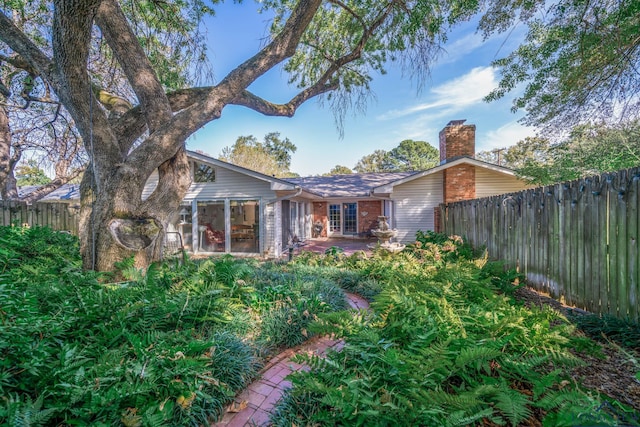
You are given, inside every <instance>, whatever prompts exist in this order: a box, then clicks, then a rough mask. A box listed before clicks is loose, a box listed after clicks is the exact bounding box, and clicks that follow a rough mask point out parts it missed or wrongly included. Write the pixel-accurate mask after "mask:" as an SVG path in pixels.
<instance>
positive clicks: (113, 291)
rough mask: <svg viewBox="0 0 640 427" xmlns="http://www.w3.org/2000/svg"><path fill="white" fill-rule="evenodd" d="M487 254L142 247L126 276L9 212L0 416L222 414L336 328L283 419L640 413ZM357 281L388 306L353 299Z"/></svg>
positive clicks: (1, 240) (576, 419)
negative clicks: (263, 376) (101, 268)
mask: <svg viewBox="0 0 640 427" xmlns="http://www.w3.org/2000/svg"><path fill="white" fill-rule="evenodd" d="M478 255H479V254H478V253H477V252H476V251H474V250H473V249H472V248H471V247H470V246H468V245H466V244H465V243H464V242H463V241H462V240H461V239H449V238H447V237H446V236H442V235H437V234H433V233H419V234H418V238H417V240H416V242H415V243H414V244H412V245H409V246H408V250H406V251H405V252H403V253H400V254H396V255H391V254H388V253H385V252H383V251H380V252H377V253H375V254H374V255H373V256H372V257H368V256H366V255H365V254H364V253H356V254H355V255H351V256H346V255H345V254H344V253H343V252H341V251H338V250H334V251H329V253H327V254H326V255H317V254H312V253H303V254H302V255H301V256H299V257H296V258H295V260H294V261H293V262H291V263H288V264H282V263H259V262H258V261H256V260H248V259H243V260H237V259H233V258H231V257H228V256H226V257H221V258H217V259H212V260H203V261H200V262H194V261H190V260H186V261H185V262H184V263H183V264H177V263H175V262H169V263H164V264H157V265H154V266H152V267H151V268H149V269H148V270H147V271H144V272H142V271H139V270H136V269H134V268H133V267H132V266H131V265H132V264H131V263H127V262H125V263H122V264H120V265H119V272H118V274H119V275H120V276H122V277H123V278H124V281H120V282H114V279H113V278H114V277H115V276H111V275H106V274H97V273H91V272H83V271H82V270H81V268H80V259H79V256H78V248H77V240H76V239H75V238H74V237H72V236H69V235H67V234H62V233H56V232H53V231H51V230H49V229H43V228H19V227H4V228H2V227H0V424H1V425H16V426H19V425H29V426H37V425H97V426H100V425H125V426H151V425H206V424H208V423H210V422H211V421H212V420H213V419H214V418H216V417H217V416H218V415H220V414H221V412H222V410H223V407H224V405H225V404H226V403H228V402H229V401H230V400H231V399H232V398H233V397H234V396H235V395H236V393H237V392H239V391H240V390H241V389H243V388H245V387H246V386H247V385H248V383H249V382H250V381H252V380H253V379H254V378H255V377H256V375H257V373H258V370H259V368H260V366H261V362H262V361H263V360H264V358H265V357H268V356H270V355H271V354H273V353H274V352H276V351H279V350H280V349H281V348H282V347H289V346H293V345H296V344H298V343H300V342H302V341H303V340H305V339H306V338H307V337H310V336H312V335H313V334H314V333H325V332H331V333H335V334H337V335H338V336H340V337H343V338H344V339H345V341H346V346H345V347H344V349H343V351H342V352H341V353H333V354H330V355H329V357H328V358H326V359H319V358H315V357H305V358H303V360H304V361H305V362H306V363H308V364H309V365H310V366H311V367H312V371H311V372H309V373H306V372H300V373H296V374H294V376H293V377H290V379H291V380H292V382H293V384H294V387H293V388H292V389H291V390H290V392H289V393H288V394H286V395H285V397H284V398H283V400H282V401H281V402H280V405H279V406H278V407H277V410H276V412H275V414H274V417H273V422H274V424H275V425H287V426H289V425H293V424H295V425H397V424H398V423H400V424H402V425H514V426H515V425H521V424H527V423H533V422H537V420H543V424H544V425H552V426H562V425H615V424H620V423H622V424H629V425H634V424H638V422H639V421H638V419H633V418H629V415H628V414H632V413H633V412H632V411H629V412H625V410H622V411H621V412H619V413H618V412H615V408H624V406H623V405H622V404H620V403H619V402H611V403H610V402H607V400H605V399H604V398H603V397H601V396H598V395H596V394H594V393H593V392H590V391H588V390H584V389H581V388H580V387H579V386H578V385H577V384H575V383H574V382H573V381H571V379H570V377H569V376H568V369H570V368H571V367H574V366H577V365H579V364H580V363H582V362H581V360H580V359H579V358H577V357H576V356H574V355H573V353H571V352H569V349H575V350H585V351H591V352H596V353H597V349H595V350H594V349H593V342H592V341H590V340H588V339H586V338H582V337H580V336H579V335H576V334H574V326H573V324H572V323H570V322H568V321H567V319H565V318H564V317H562V316H561V315H559V314H558V313H557V312H555V311H553V310H551V309H538V308H534V309H527V308H525V307H524V306H523V305H522V304H518V303H517V302H516V301H515V300H514V299H513V298H512V296H511V291H512V290H513V289H514V285H513V281H514V279H515V278H516V277H517V275H516V274H515V273H513V272H504V270H503V269H502V267H501V266H500V265H498V264H494V263H489V262H487V261H486V259H485V258H483V257H482V256H478ZM338 285H339V287H338ZM340 288H342V289H346V290H349V291H354V292H357V293H360V294H362V295H364V296H366V297H367V298H368V299H369V300H371V301H372V305H371V308H372V310H371V311H370V312H361V313H360V314H357V315H354V314H353V313H349V312H347V311H343V310H342V309H344V308H346V304H345V299H344V294H343V291H342V289H340ZM624 417H626V418H624Z"/></svg>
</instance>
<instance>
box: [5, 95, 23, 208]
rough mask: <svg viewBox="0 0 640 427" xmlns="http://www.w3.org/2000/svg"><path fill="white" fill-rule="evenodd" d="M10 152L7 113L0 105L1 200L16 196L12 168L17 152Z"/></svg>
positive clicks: (15, 197)
mask: <svg viewBox="0 0 640 427" xmlns="http://www.w3.org/2000/svg"><path fill="white" fill-rule="evenodd" d="M14 154H16V155H12V153H11V129H10V128H9V114H8V113H7V109H6V108H5V107H3V106H1V105H0V195H1V196H2V199H3V200H13V199H17V198H18V187H17V185H16V177H15V175H14V169H15V166H16V163H17V159H16V157H18V158H19V155H18V153H14Z"/></svg>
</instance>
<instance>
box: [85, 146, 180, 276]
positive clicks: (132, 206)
mask: <svg viewBox="0 0 640 427" xmlns="http://www.w3.org/2000/svg"><path fill="white" fill-rule="evenodd" d="M158 172H159V181H158V186H157V187H156V189H155V191H154V192H153V193H152V194H151V195H150V196H149V197H148V198H147V199H146V200H142V190H143V188H144V186H145V183H146V181H147V179H148V176H144V175H139V174H137V173H136V171H129V172H125V171H123V170H118V171H115V173H113V174H111V175H110V176H103V177H102V178H103V179H102V180H100V179H98V180H97V181H96V180H95V179H94V168H93V167H92V165H90V166H89V168H88V169H87V172H86V173H85V175H84V177H83V180H82V183H81V214H80V230H83V233H82V236H81V238H80V240H81V241H80V250H81V253H82V259H83V265H84V267H85V268H87V269H94V270H97V271H112V270H113V269H114V263H116V262H121V261H124V260H126V259H128V258H133V260H134V265H135V266H136V267H137V268H146V267H148V266H149V265H150V264H151V263H152V262H154V261H158V260H160V259H161V258H162V249H163V245H164V235H165V230H166V229H167V226H168V224H169V221H170V220H171V218H172V217H173V216H175V213H176V212H177V210H178V207H179V205H180V201H181V200H182V199H183V197H184V195H185V194H186V192H187V189H188V188H189V185H190V183H191V179H190V176H191V174H190V170H189V164H188V160H187V156H186V152H185V150H184V149H180V150H179V151H178V153H176V155H175V156H174V157H173V158H171V159H170V160H168V161H166V162H165V163H163V164H162V165H160V166H159V167H158ZM96 189H98V190H97V191H96ZM123 195H127V196H125V197H123Z"/></svg>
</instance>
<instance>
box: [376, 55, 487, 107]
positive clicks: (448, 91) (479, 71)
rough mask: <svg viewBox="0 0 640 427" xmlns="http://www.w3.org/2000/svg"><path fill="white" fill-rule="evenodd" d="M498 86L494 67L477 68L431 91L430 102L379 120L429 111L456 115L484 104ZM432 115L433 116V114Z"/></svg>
mask: <svg viewBox="0 0 640 427" xmlns="http://www.w3.org/2000/svg"><path fill="white" fill-rule="evenodd" d="M496 86H497V79H496V73H495V70H494V69H493V68H492V67H476V68H473V69H471V70H470V71H469V72H468V73H467V74H465V75H463V76H460V77H457V78H455V79H453V80H449V81H448V82H445V83H443V84H441V85H439V86H436V87H434V88H433V89H431V91H430V95H429V97H428V98H430V100H429V101H428V102H424V103H421V104H417V105H414V106H411V107H408V108H405V109H403V110H392V111H388V112H386V113H384V114H382V115H380V116H378V120H389V119H397V118H399V117H404V116H408V115H411V114H415V113H419V112H423V111H427V110H444V111H436V112H435V114H437V115H451V114H455V113H456V112H458V111H461V110H463V109H465V108H468V107H469V106H471V105H474V104H478V103H481V102H483V101H482V98H484V97H485V96H486V95H487V94H488V93H489V92H490V91H491V90H492V89H493V88H494V87H496ZM445 113H446V114H445ZM431 115H432V116H433V113H431Z"/></svg>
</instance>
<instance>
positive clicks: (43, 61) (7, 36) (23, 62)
mask: <svg viewBox="0 0 640 427" xmlns="http://www.w3.org/2000/svg"><path fill="white" fill-rule="evenodd" d="M0 40H2V41H3V42H5V43H6V44H7V45H8V46H9V47H10V48H11V49H12V50H13V51H14V52H16V53H17V54H18V55H17V56H14V57H2V59H3V60H4V61H6V62H9V63H10V64H12V65H13V66H14V67H16V68H21V69H24V70H26V71H27V72H31V71H32V70H37V73H31V74H39V75H42V76H43V77H44V78H45V79H46V80H48V81H49V82H50V83H51V84H52V85H55V84H56V82H57V79H55V78H54V74H53V72H52V68H53V67H52V62H51V60H50V59H49V58H48V57H47V56H46V55H45V54H44V53H42V51H40V49H38V47H37V46H36V45H35V44H34V43H33V42H32V41H31V40H29V38H28V37H27V36H26V35H25V34H24V33H23V32H22V31H20V29H19V28H18V27H16V26H15V25H14V24H13V21H12V20H11V19H9V18H8V17H7V16H6V15H5V14H4V13H0Z"/></svg>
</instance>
